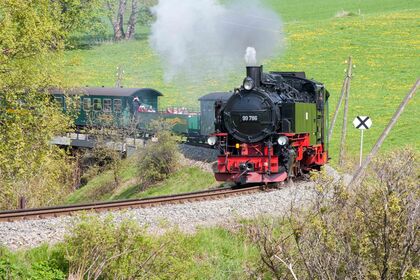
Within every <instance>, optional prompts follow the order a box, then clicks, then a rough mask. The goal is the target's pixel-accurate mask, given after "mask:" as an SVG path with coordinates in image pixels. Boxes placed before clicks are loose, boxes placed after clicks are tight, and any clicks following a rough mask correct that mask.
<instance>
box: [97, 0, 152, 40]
mask: <svg viewBox="0 0 420 280" xmlns="http://www.w3.org/2000/svg"><path fill="white" fill-rule="evenodd" d="M130 3H131V5H130ZM155 3H156V1H155V0H142V1H141V2H140V0H118V1H116V0H105V10H106V14H107V16H108V19H109V21H110V22H111V24H112V28H113V31H114V40H115V41H120V40H123V39H126V40H130V39H133V38H134V35H135V33H136V25H137V23H138V22H139V20H138V17H139V14H140V13H141V12H143V13H142V15H144V16H145V17H149V16H150V11H149V10H148V7H150V6H152V5H154V4H155ZM128 7H129V8H128ZM127 10H128V11H127ZM126 13H130V16H129V19H128V21H127V29H126V31H124V16H125V15H126ZM141 21H142V22H143V23H145V22H147V21H146V20H144V19H142V20H141Z"/></svg>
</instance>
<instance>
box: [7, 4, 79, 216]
mask: <svg viewBox="0 0 420 280" xmlns="http://www.w3.org/2000/svg"><path fill="white" fill-rule="evenodd" d="M63 2H65V1H63ZM70 2H72V1H67V2H66V3H70ZM74 2H76V0H74ZM67 11H70V10H67ZM67 11H63V7H62V6H61V5H60V3H59V2H56V1H51V0H33V1H26V0H7V1H0V186H1V188H0V208H2V209H5V208H16V207H17V205H18V199H19V197H20V196H26V197H27V198H29V206H40V205H45V204H52V203H54V202H57V201H58V200H59V199H60V198H61V197H62V196H64V195H65V194H66V193H67V192H69V191H70V189H68V186H69V185H70V184H69V180H70V179H71V178H69V174H71V172H70V171H71V169H72V162H71V159H70V158H69V157H68V156H67V155H66V153H65V152H64V151H62V150H59V149H58V148H57V147H54V146H52V145H51V144H50V141H51V139H52V137H53V136H55V135H58V134H60V133H62V132H64V131H66V130H67V129H68V128H69V126H70V123H71V120H70V118H68V117H66V116H65V115H64V114H62V112H61V111H60V109H59V107H58V106H56V105H55V104H54V102H53V101H52V100H51V97H50V95H49V94H47V92H48V89H49V88H51V87H59V85H60V81H59V79H58V78H57V76H58V75H57V73H59V70H60V69H61V67H60V65H58V63H57V62H56V61H59V60H58V59H57V58H58V57H59V55H60V54H61V51H62V50H63V48H64V45H65V40H66V38H67V36H68V34H69V33H68V30H66V28H67V27H68V26H67V25H65V24H64V22H68V21H71V20H70V19H71V18H74V21H77V20H76V19H75V18H77V17H78V15H80V13H82V11H83V9H81V10H80V11H79V12H77V11H74V10H72V11H73V13H72V14H71V15H70V14H67ZM63 14H65V15H66V16H67V20H68V21H67V20H65V21H63V20H62V19H61V16H62V15H63Z"/></svg>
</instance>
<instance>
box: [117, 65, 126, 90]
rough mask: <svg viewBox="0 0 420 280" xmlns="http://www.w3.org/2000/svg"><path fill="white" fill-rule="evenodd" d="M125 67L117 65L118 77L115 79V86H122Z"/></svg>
mask: <svg viewBox="0 0 420 280" xmlns="http://www.w3.org/2000/svg"><path fill="white" fill-rule="evenodd" d="M124 73H125V72H124V69H123V67H122V66H121V65H120V66H118V67H117V79H116V81H115V87H117V88H119V87H122V79H123V75H124Z"/></svg>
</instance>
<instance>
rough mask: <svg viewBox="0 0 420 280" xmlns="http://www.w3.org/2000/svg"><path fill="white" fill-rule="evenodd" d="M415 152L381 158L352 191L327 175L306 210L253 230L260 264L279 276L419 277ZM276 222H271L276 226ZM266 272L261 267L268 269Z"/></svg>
mask: <svg viewBox="0 0 420 280" xmlns="http://www.w3.org/2000/svg"><path fill="white" fill-rule="evenodd" d="M414 155H415V154H414V153H413V151H410V150H399V151H396V152H393V153H391V154H390V155H389V156H388V157H386V158H385V157H384V158H383V159H381V160H378V161H377V162H376V164H375V165H374V167H373V168H372V173H370V177H368V178H366V179H365V181H364V183H363V184H362V185H361V186H355V187H354V188H352V189H348V188H346V187H344V186H343V185H342V184H340V182H335V181H334V180H333V179H331V178H329V177H326V176H322V175H321V176H319V177H318V178H317V183H318V185H317V187H316V190H317V193H316V196H315V199H314V201H313V203H312V204H311V205H310V206H308V208H307V209H298V208H293V205H292V207H291V214H290V215H288V216H285V217H283V218H281V219H279V220H275V221H274V222H272V224H271V225H270V224H269V223H267V222H263V223H262V224H257V225H254V226H251V227H250V230H249V233H250V237H251V240H252V242H253V243H254V244H257V245H258V246H259V248H260V252H261V258H262V260H263V263H262V267H264V268H265V271H269V273H270V274H271V275H272V276H273V277H275V278H276V279H293V278H295V277H294V276H293V275H296V276H297V278H311V279H313V278H315V279H344V278H351V279H379V278H380V279H415V278H416V277H418V275H419V270H418V266H419V261H420V258H419V257H418V248H419V247H418V246H419V243H418V227H419V222H420V216H419V211H418V210H419V198H420V191H419V189H418V183H417V182H416V180H417V178H418V176H419V174H418V172H419V168H418V161H416V160H415V158H414ZM273 225H274V226H273ZM263 271H264V269H263Z"/></svg>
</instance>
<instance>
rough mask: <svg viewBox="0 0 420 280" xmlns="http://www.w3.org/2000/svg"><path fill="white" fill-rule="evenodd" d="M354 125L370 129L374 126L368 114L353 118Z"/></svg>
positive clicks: (358, 127)
mask: <svg viewBox="0 0 420 280" xmlns="http://www.w3.org/2000/svg"><path fill="white" fill-rule="evenodd" d="M353 125H354V127H355V128H357V129H362V130H364V129H369V128H370V127H371V126H372V120H371V119H370V118H369V117H367V116H357V117H356V118H355V119H354V120H353Z"/></svg>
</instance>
